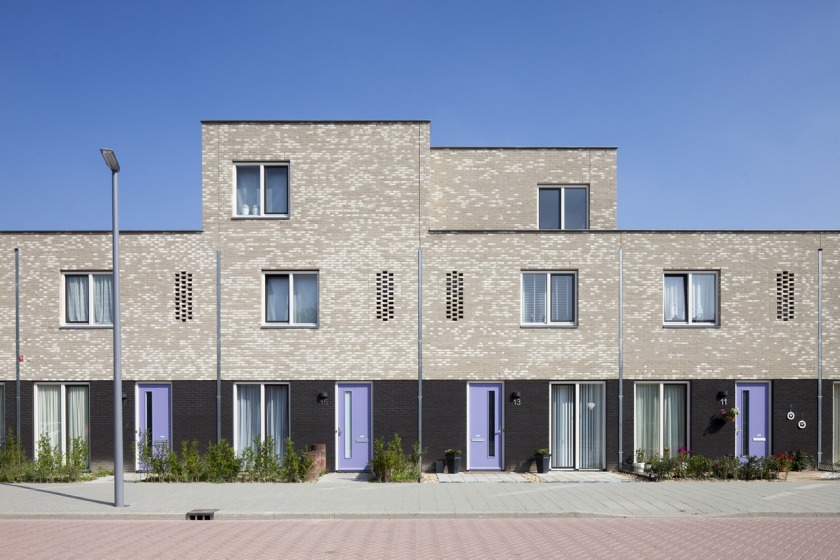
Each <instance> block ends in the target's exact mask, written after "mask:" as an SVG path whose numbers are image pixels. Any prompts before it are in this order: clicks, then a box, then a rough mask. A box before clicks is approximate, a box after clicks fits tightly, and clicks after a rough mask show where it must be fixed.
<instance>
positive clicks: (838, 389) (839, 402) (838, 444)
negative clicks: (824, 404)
mask: <svg viewBox="0 0 840 560" xmlns="http://www.w3.org/2000/svg"><path fill="white" fill-rule="evenodd" d="M834 462H835V463H840V383H835V384H834Z"/></svg>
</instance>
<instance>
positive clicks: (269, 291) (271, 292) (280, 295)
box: [265, 275, 289, 323]
mask: <svg viewBox="0 0 840 560" xmlns="http://www.w3.org/2000/svg"><path fill="white" fill-rule="evenodd" d="M265 320H266V321H267V322H269V323H288V322H289V277H288V276H287V275H282V276H280V275H272V276H266V277H265Z"/></svg>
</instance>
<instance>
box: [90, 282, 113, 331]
mask: <svg viewBox="0 0 840 560" xmlns="http://www.w3.org/2000/svg"><path fill="white" fill-rule="evenodd" d="M113 281H114V278H113V276H112V275H110V274H95V275H94V276H93V320H94V322H95V323H96V324H98V325H110V324H111V323H113V322H114V307H113V302H114V288H113Z"/></svg>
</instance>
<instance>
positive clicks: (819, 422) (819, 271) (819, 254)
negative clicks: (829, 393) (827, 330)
mask: <svg viewBox="0 0 840 560" xmlns="http://www.w3.org/2000/svg"><path fill="white" fill-rule="evenodd" d="M817 259H818V264H817V276H818V288H817V469H819V468H820V465H821V464H822V405H823V394H822V362H823V355H822V354H823V349H822V320H823V251H822V249H819V250H818V251H817ZM835 453H836V452H835Z"/></svg>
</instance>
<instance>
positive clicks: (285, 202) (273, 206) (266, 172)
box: [233, 163, 289, 217]
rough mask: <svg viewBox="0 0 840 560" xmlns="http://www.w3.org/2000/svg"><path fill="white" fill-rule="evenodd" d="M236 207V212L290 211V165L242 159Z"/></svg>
mask: <svg viewBox="0 0 840 560" xmlns="http://www.w3.org/2000/svg"><path fill="white" fill-rule="evenodd" d="M235 171H236V190H235V193H234V194H235V196H234V201H233V204H234V210H233V213H234V215H236V216H257V217H259V216H272V217H287V216H288V215H289V166H288V165H287V164H275V163H272V164H268V163H238V164H236V166H235Z"/></svg>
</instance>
